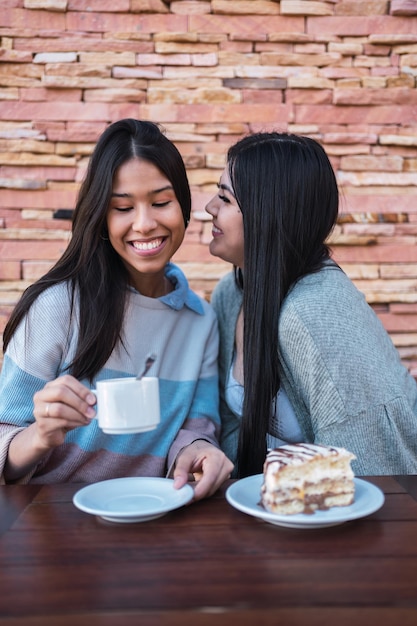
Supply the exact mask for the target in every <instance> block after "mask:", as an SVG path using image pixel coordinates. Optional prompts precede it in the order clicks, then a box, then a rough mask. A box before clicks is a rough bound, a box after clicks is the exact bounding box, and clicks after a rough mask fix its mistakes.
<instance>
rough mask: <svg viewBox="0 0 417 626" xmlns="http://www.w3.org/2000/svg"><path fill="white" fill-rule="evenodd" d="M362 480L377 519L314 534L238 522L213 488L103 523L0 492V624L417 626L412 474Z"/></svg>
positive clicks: (40, 490) (47, 495)
mask: <svg viewBox="0 0 417 626" xmlns="http://www.w3.org/2000/svg"><path fill="white" fill-rule="evenodd" d="M369 480H370V481H371V482H374V483H375V484H377V485H378V486H380V487H381V488H382V489H383V491H384V492H385V494H386V501H385V504H384V506H383V507H382V508H381V509H380V510H379V511H378V512H377V513H374V514H373V515H371V516H369V517H367V518H364V519H361V520H356V521H353V522H348V523H346V524H343V525H341V526H335V527H331V528H325V529H314V530H293V529H288V528H281V527H278V526H274V525H271V524H268V523H266V522H263V521H261V520H258V519H255V518H253V517H251V516H248V515H245V514H244V513H241V512H240V511H237V510H235V509H234V508H232V507H231V506H230V505H229V504H228V502H227V501H226V500H225V498H224V491H225V488H224V489H222V490H221V491H220V492H218V494H216V495H215V496H214V497H213V498H211V499H209V500H205V501H202V502H198V503H193V504H191V505H189V506H186V507H183V508H181V509H177V510H175V511H172V512H170V513H168V514H167V515H166V516H164V517H161V518H159V519H157V520H153V521H150V522H146V523H136V524H112V523H109V522H105V521H103V520H101V519H99V518H96V517H95V516H93V515H89V514H87V513H84V512H82V511H79V510H78V509H77V508H75V506H74V505H73V504H72V496H73V494H74V493H75V492H76V491H77V490H78V489H80V487H81V485H74V484H66V485H53V486H49V485H48V486H34V485H26V486H18V485H7V486H1V487H0V624H1V625H2V626H4V625H6V624H7V625H9V624H10V625H13V626H38V625H39V626H63V625H65V626H66V625H69V624H71V625H75V624H86V625H88V626H97V625H100V626H119V625H122V626H124V625H129V626H130V625H135V626H136V625H139V626H142V625H144V624H145V625H148V624H149V625H151V626H153V625H155V626H160V625H169V626H171V625H181V626H188V625H190V626H191V625H192V626H205V625H207V624H210V625H211V624H215V625H216V626H223V625H226V624H227V626H230V625H234V624H237V625H239V626H266V625H267V626H269V625H274V626H275V625H278V624H279V625H281V624H282V625H283V626H284V625H286V626H288V625H289V626H293V625H294V624H306V625H307V624H308V626H316V625H317V626H319V625H320V626H326V625H327V624H328V625H330V624H331V625H332V626H347V625H349V626H359V625H361V624H364V625H365V624H366V626H373V625H374V624H375V625H378V626H387V625H392V626H409V625H410V626H411V625H412V626H415V625H416V624H417V476H409V477H378V478H375V477H374V478H372V479H369ZM225 487H227V484H226V485H225Z"/></svg>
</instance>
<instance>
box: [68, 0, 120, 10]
mask: <svg viewBox="0 0 417 626" xmlns="http://www.w3.org/2000/svg"><path fill="white" fill-rule="evenodd" d="M129 9H130V0H117V2H115V0H68V5H67V11H91V12H98V11H109V12H110V13H116V12H117V13H125V12H127V11H129Z"/></svg>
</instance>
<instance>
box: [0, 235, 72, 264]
mask: <svg viewBox="0 0 417 626" xmlns="http://www.w3.org/2000/svg"><path fill="white" fill-rule="evenodd" d="M22 243H23V242H22V241H5V240H0V258H1V259H2V261H4V260H7V261H23V260H29V261H30V260H34V259H45V260H55V259H59V257H60V256H61V255H62V254H63V252H64V251H65V249H66V247H67V245H68V242H67V241H45V240H44V241H33V240H30V241H26V240H25V241H24V243H23V245H22Z"/></svg>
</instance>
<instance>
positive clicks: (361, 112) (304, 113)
mask: <svg viewBox="0 0 417 626" xmlns="http://www.w3.org/2000/svg"><path fill="white" fill-rule="evenodd" d="M416 118H417V105H415V106H406V105H403V106H395V107H391V106H357V107H355V106H332V105H323V106H314V105H312V106H309V105H301V106H298V107H297V108H296V110H295V121H296V123H297V124H336V123H337V124H341V125H342V124H403V125H405V124H410V125H412V124H414V123H415V120H416Z"/></svg>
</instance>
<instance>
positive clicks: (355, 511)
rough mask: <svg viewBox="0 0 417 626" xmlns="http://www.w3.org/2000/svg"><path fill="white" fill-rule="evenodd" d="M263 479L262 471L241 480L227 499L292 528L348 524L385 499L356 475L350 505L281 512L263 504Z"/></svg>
mask: <svg viewBox="0 0 417 626" xmlns="http://www.w3.org/2000/svg"><path fill="white" fill-rule="evenodd" d="M262 482H263V475H262V474H257V475H256V476H248V477H247V478H242V479H241V480H238V481H237V482H235V483H233V485H231V486H230V487H229V488H228V490H227V491H226V498H227V501H228V502H229V504H231V505H232V506H233V507H235V509H238V510H239V511H243V513H247V514H248V515H253V516H254V517H258V518H260V519H262V520H264V521H265V522H269V523H270V524H276V525H277V526H287V527H288V528H325V527H326V526H337V525H338V524H344V523H345V522H348V521H349V520H354V519H358V518H360V517H365V516H366V515H370V514H371V513H375V511H377V510H378V509H380V508H381V506H382V505H383V504H384V500H385V497H384V494H383V493H382V491H381V490H380V489H379V487H376V486H375V485H373V484H372V483H368V482H367V481H365V480H361V479H360V478H355V479H354V482H355V499H354V502H353V504H351V505H350V506H338V507H332V508H331V509H328V510H327V511H315V512H314V513H312V514H311V515H309V514H305V513H297V514H295V515H278V514H276V513H270V512H268V511H266V510H265V509H264V508H263V507H262V505H260V504H259V502H260V499H261V486H262Z"/></svg>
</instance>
